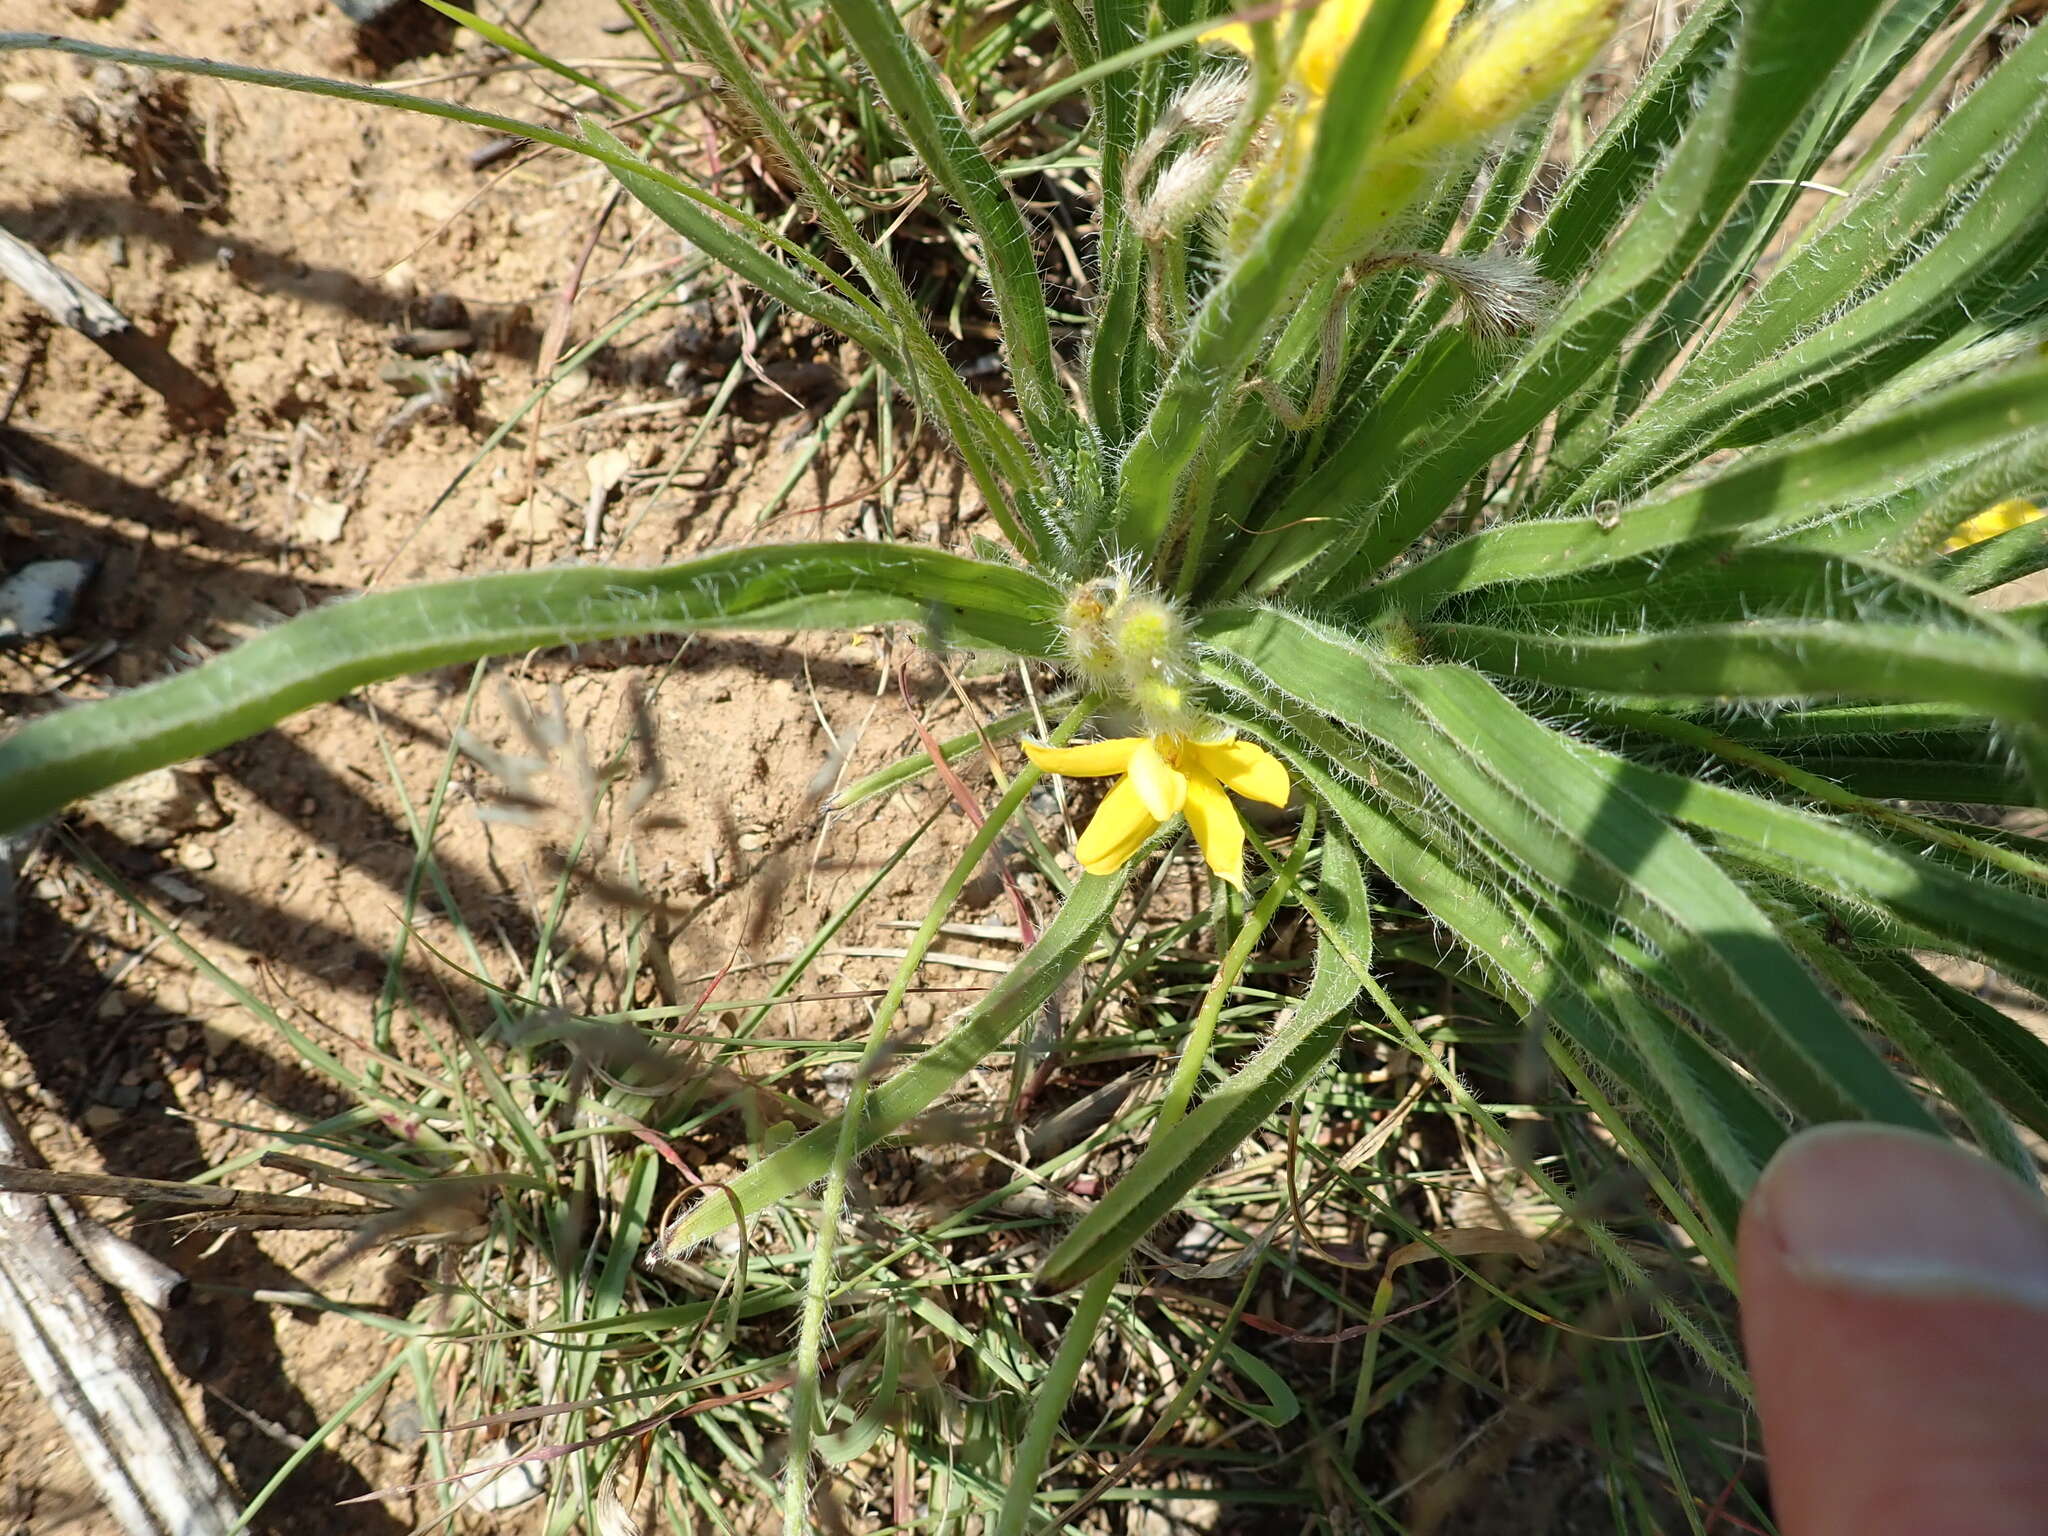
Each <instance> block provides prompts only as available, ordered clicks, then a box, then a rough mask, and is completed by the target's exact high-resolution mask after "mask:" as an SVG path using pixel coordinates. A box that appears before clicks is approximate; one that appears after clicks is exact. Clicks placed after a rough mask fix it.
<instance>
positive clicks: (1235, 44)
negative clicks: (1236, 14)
mask: <svg viewBox="0 0 2048 1536" xmlns="http://www.w3.org/2000/svg"><path fill="white" fill-rule="evenodd" d="M1202 41H1203V42H1205V43H1221V44H1222V45H1223V46H1224V47H1226V48H1235V49H1236V50H1237V51H1238V52H1239V53H1241V54H1243V55H1244V56H1245V57H1246V58H1250V57H1251V52H1252V29H1251V28H1250V27H1248V26H1246V25H1245V24H1244V23H1243V22H1241V21H1226V22H1225V23H1223V25H1222V26H1220V27H1211V28H1210V29H1209V30H1208V31H1206V32H1204V33H1203V34H1202Z"/></svg>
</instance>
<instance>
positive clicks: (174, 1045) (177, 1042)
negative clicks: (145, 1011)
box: [164, 1024, 192, 1051]
mask: <svg viewBox="0 0 2048 1536" xmlns="http://www.w3.org/2000/svg"><path fill="white" fill-rule="evenodd" d="M191 1043H192V1031H191V1030H189V1029H187V1028H186V1027H185V1026H184V1025H183V1024H173V1025H172V1026H171V1027H170V1028H169V1029H167V1030H165V1031H164V1049H165V1050H167V1051H182V1050H184V1049H185V1047H186V1046H188V1045H190V1044H191Z"/></svg>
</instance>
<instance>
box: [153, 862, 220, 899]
mask: <svg viewBox="0 0 2048 1536" xmlns="http://www.w3.org/2000/svg"><path fill="white" fill-rule="evenodd" d="M149 883H150V884H151V885H153V886H155V887H156V888H157V889H158V890H159V891H161V892H163V894H164V895H166V896H168V897H169V898H170V899H171V900H172V901H175V902H177V903H178V904H179V905H180V906H186V907H189V906H192V905H194V904H196V903H198V902H201V901H204V900H205V899H206V897H205V896H204V895H203V894H202V893H201V892H200V890H199V888H198V887H197V886H195V885H193V884H191V883H190V882H189V881H185V880H180V879H179V878H178V877H177V876H176V875H174V874H172V873H171V872H170V871H169V870H165V871H163V872H162V873H160V874H155V875H151V876H150V877H149Z"/></svg>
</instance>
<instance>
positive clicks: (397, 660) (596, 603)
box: [0, 544, 1055, 830]
mask: <svg viewBox="0 0 2048 1536" xmlns="http://www.w3.org/2000/svg"><path fill="white" fill-rule="evenodd" d="M1054 606H1055V594H1054V592H1053V590H1052V589H1051V588H1049V587H1048V586H1046V585H1045V583H1043V582H1041V581H1040V580H1039V579H1038V578H1036V577H1034V576H1032V575H1030V574H1028V573H1027V572H1024V571H1021V570H1015V569H1012V568H1010V567H1007V566H1000V565H991V564H989V563H987V562H985V561H979V560H967V559H963V558H961V557H960V556H958V555H947V554H941V553H940V552H938V551H937V550H925V549H911V548H904V547H900V546H893V545H879V544H874V545H860V544H780V545H777V544H767V545H757V546H755V547H754V548H751V549H741V550H732V551H729V552H727V553H725V554H717V555H706V556H704V557H702V558H700V559H697V560H689V561H685V562H683V563H682V564H680V565H670V566H662V567H658V568H655V569H651V570H637V571H636V570H629V569H623V568H617V567H606V566H575V567H569V568H566V569H561V570H553V571H520V572H511V573H507V574H505V575H502V576H484V577H470V578H467V579H464V580H460V581H449V582H442V583H440V584H439V585H435V586H422V587H411V588H403V589H400V590H397V591H393V592H375V593H371V594H369V595H368V596H365V597H359V598H355V599H352V600H350V601H347V602H341V603H336V604H333V605H331V606H329V607H325V608H320V609H316V610H314V611H313V612H311V613H307V614H303V615H301V616H300V617H298V618H296V619H291V620H288V621H287V622H285V623H283V624H280V625H279V626H278V627H277V628H275V629H273V630H270V631H269V632H267V633H265V634H262V635H258V636H257V637H256V638H254V639H252V640H249V641H247V642H245V643H244V644H242V645H240V646H238V647H236V648H235V649H234V650H232V651H229V652H227V653H226V654H225V655H222V656H218V657H215V658H214V659H212V660H211V661H208V662H205V663H203V664H202V665H200V666H198V667H195V668H193V669H192V670H191V671H189V672H184V673H181V674H179V675H177V676H175V677H169V678H165V679H164V680H162V681H161V682H156V683H151V684H148V685H147V686H145V687H142V688H138V689H136V690H135V691H134V692H132V693H126V694H121V695H118V696H116V697H114V698H111V699H107V700H104V701H102V702H100V703H98V704H95V705H93V706H91V707H90V708H84V709H73V710H65V711H62V712H60V713H58V714H55V715H50V716H46V717H45V718H43V719H41V720H38V721H35V722H33V723H32V724H30V725H27V726H24V727H23V728H22V729H20V730H18V731H16V732H15V733H14V734H13V735H11V736H9V737H7V738H6V739H5V740H0V784H5V785H6V786H7V793H6V795H5V796H4V797H0V830H11V829H13V828H16V827H23V826H28V825H31V824H33V823H34V822H36V821H38V820H40V819H41V818H42V817H44V816H47V815H49V814H50V813H51V812H53V811H55V810H57V809H58V808H60V807H61V806H64V805H66V804H68V803H69V802H71V801H73V800H76V799H79V798H81V797H82V796H85V795H89V794H92V793H93V792H94V791H95V790H99V789H103V788H105V787H106V786H107V785H109V784H115V783H119V782H120V781H121V780H122V779H125V778H129V777H131V776H133V775H135V774H138V773H146V772H148V771H149V770H150V769H152V768H160V767H164V766H166V765H167V764H171V763H177V762H182V761H184V760H185V759H187V758H192V757H199V756H202V755H204V754H205V753H208V752H212V751H215V750H217V749H218V748H221V747H224V746H227V745H228V744H229V743H230V742H235V741H239V740H241V739H242V738H243V737H245V736H249V735H253V734H254V733H255V732H257V731H260V730H263V729H264V728H266V727H268V726H271V725H275V724H276V723H277V722H278V721H280V720H282V719H284V718H285V716H287V715H290V714H293V713H295V712H297V711H299V710H302V709H307V708H310V707H311V706H313V705H315V704H324V703H327V702H328V701H330V700H333V699H338V698H341V697H342V696H343V695H345V694H348V693H352V692H353V691H355V690H356V689H358V688H361V687H363V686H365V685H366V684H369V683H373V682H378V681H381V680H382V679H385V678H390V677H402V676H404V675H405V674H406V673H408V672H418V671H422V670H424V669H426V668H429V667H440V666H446V665H448V664H449V663H451V662H459V661H474V660H476V659H477V658H478V657H480V656H502V655H507V654H512V653H517V652H520V651H526V650H531V649H533V648H534V647H536V646H556V645H576V644H580V643H584V642H588V641H594V640H610V639H615V638H617V637H619V636H622V635H646V634H687V633H690V632H691V631H694V630H708V629H756V630H761V629H768V630H774V629H838V628H844V627H846V626H848V625H858V624H878V623H889V622H908V623H913V624H922V625H924V626H925V627H926V629H927V630H928V631H930V632H931V633H932V634H933V635H934V636H935V637H937V638H938V639H939V641H940V642H941V643H942V644H956V645H985V646H992V647H996V648H999V649H1003V650H1014V651H1020V652H1023V653H1025V654H1027V655H1030V654H1038V655H1043V654H1045V653H1046V652H1047V651H1049V650H1050V649H1051V647H1052V645H1053V644H1054V634H1055V632H1054V630H1053V629H1052V627H1051V624H1050V618H1051V614H1052V611H1053V608H1054Z"/></svg>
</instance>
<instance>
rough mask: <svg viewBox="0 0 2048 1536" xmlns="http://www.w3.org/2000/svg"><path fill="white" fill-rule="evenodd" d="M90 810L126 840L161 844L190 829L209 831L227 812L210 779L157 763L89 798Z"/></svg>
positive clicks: (151, 845)
mask: <svg viewBox="0 0 2048 1536" xmlns="http://www.w3.org/2000/svg"><path fill="white" fill-rule="evenodd" d="M84 811H85V814H86V815H87V816H89V817H91V818H92V819H93V820H94V821H96V822H98V823H99V824H100V825H101V826H103V827H105V828H106V829H107V830H108V831H109V832H111V833H113V834H114V836H116V837H118V838H120V839H121V841H122V842H124V843H128V844H131V845H133V846H134V847H137V848H162V847H166V846H168V845H169V844H171V843H174V842H176V841H177V840H178V838H179V836H180V835H181V834H183V833H186V832H210V831H212V830H213V829H214V828H215V827H218V826H220V825H222V824H223V823H224V822H225V821H226V820H227V817H225V816H224V815H222V814H221V809H220V807H219V806H218V805H216V804H214V801H213V796H212V795H211V794H210V793H209V792H208V791H207V788H206V781H205V780H204V779H202V778H200V777H199V775H198V774H196V773H192V772H189V771H188V770H186V769H183V768H158V769H156V770H154V771H152V772H150V773H145V774H143V775H141V776H140V777H138V778H133V779H130V780H128V782H127V783H125V784H117V785H115V786H114V787H113V788H112V789H110V790H107V791H105V792H104V793H101V794H97V795H94V796H93V797H92V798H91V799H90V800H88V801H86V802H85V805H84Z"/></svg>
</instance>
